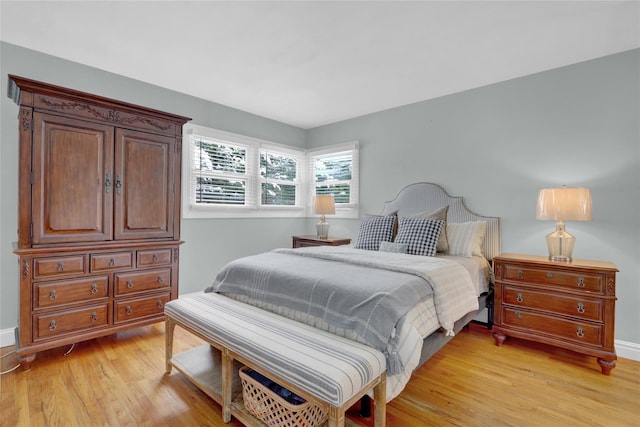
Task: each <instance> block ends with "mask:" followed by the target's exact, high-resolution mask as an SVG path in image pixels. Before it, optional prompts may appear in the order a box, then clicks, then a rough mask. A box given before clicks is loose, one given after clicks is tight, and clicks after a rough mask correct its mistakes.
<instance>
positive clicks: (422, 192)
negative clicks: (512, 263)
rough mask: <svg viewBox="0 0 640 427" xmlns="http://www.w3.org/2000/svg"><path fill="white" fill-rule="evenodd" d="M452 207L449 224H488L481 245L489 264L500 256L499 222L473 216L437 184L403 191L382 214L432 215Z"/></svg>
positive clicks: (496, 219) (387, 205) (386, 204)
mask: <svg viewBox="0 0 640 427" xmlns="http://www.w3.org/2000/svg"><path fill="white" fill-rule="evenodd" d="M447 205H448V206H449V211H448V214H447V221H448V222H467V221H486V222H487V235H486V236H485V238H484V241H483V243H482V252H483V253H484V255H485V257H486V258H487V259H489V260H491V259H493V257H495V256H497V255H498V254H500V218H498V217H491V216H483V215H478V214H476V213H474V212H471V211H470V210H469V209H468V208H467V207H466V206H465V204H464V201H463V200H462V197H452V196H450V195H449V194H447V192H446V191H445V190H444V188H442V187H440V186H439V185H438V184H432V183H429V182H418V183H415V184H410V185H407V186H406V187H404V188H403V189H402V190H400V192H399V193H398V195H397V196H396V198H395V199H393V200H389V201H388V202H385V204H384V209H383V210H382V214H383V215H386V214H390V213H391V212H393V211H398V216H401V217H402V216H408V215H413V214H417V213H420V212H432V211H434V210H436V209H438V208H441V207H443V206H447Z"/></svg>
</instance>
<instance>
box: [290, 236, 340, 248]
mask: <svg viewBox="0 0 640 427" xmlns="http://www.w3.org/2000/svg"><path fill="white" fill-rule="evenodd" d="M292 239H293V241H292V245H291V246H292V247H293V248H306V247H309V246H342V245H348V244H350V243H351V239H347V238H342V237H330V238H328V239H320V238H318V237H316V236H293V237H292Z"/></svg>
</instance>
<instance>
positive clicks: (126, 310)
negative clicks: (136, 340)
mask: <svg viewBox="0 0 640 427" xmlns="http://www.w3.org/2000/svg"><path fill="white" fill-rule="evenodd" d="M124 311H125V312H126V313H127V316H129V315H130V314H131V313H132V312H133V310H131V306H130V305H128V306H126V307H125V308H124Z"/></svg>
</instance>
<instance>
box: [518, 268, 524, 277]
mask: <svg viewBox="0 0 640 427" xmlns="http://www.w3.org/2000/svg"><path fill="white" fill-rule="evenodd" d="M522 278H524V273H522V270H518V279H522Z"/></svg>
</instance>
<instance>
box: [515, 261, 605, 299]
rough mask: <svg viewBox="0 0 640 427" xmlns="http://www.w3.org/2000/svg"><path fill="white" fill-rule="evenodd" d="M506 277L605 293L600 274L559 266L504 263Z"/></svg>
mask: <svg viewBox="0 0 640 427" xmlns="http://www.w3.org/2000/svg"><path fill="white" fill-rule="evenodd" d="M504 279H505V280H512V281H515V282H523V283H537V284H541V285H557V286H564V287H566V288H568V289H573V290H576V291H585V292H597V293H600V294H604V280H603V277H602V276H601V275H599V274H589V273H582V272H568V271H562V270H558V269H557V268H548V269H546V268H533V267H524V266H522V265H518V264H508V263H507V264H504Z"/></svg>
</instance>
